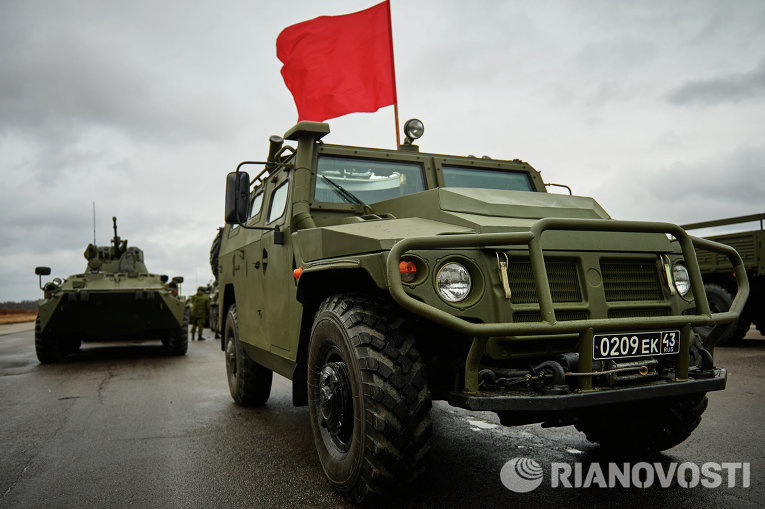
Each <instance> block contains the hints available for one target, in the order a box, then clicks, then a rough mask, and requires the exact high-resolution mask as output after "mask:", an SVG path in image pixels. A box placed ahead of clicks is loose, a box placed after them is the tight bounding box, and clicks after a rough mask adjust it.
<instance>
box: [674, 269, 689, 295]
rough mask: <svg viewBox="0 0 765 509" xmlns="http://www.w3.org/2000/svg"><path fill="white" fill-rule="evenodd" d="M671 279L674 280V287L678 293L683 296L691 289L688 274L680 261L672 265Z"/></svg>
mask: <svg viewBox="0 0 765 509" xmlns="http://www.w3.org/2000/svg"><path fill="white" fill-rule="evenodd" d="M672 279H674V280H675V289H676V290H677V291H678V293H679V294H680V295H682V296H683V297H685V296H686V295H687V294H688V292H689V291H690V290H691V278H690V276H689V275H688V269H686V268H685V265H683V264H682V263H676V264H675V265H674V266H673V267H672Z"/></svg>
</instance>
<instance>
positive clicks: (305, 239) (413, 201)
mask: <svg viewBox="0 0 765 509" xmlns="http://www.w3.org/2000/svg"><path fill="white" fill-rule="evenodd" d="M372 209H373V211H374V213H375V214H376V215H378V216H380V215H385V214H388V215H391V216H393V217H395V219H380V218H374V217H371V218H369V219H366V220H365V219H362V218H358V217H352V218H349V219H348V220H347V221H348V222H346V223H344V224H339V225H334V226H325V227H319V228H310V229H306V230H300V231H298V232H297V234H296V236H297V241H298V245H299V249H300V251H301V255H302V257H303V259H304V260H305V261H313V260H317V259H321V258H335V257H339V256H344V255H348V254H353V253H364V252H374V251H382V250H388V249H390V248H391V247H392V246H393V245H394V244H395V243H396V242H398V241H399V240H401V239H404V238H410V237H427V236H433V235H444V234H456V233H496V232H518V231H528V229H529V228H530V227H531V225H533V224H534V223H535V222H537V221H538V220H540V219H543V218H548V217H558V218H577V219H611V217H610V216H609V215H608V214H607V213H606V211H605V210H603V208H602V207H601V206H600V205H599V204H598V203H597V202H596V201H595V200H594V199H592V198H588V197H583V196H567V195H560V194H551V193H535V192H527V191H502V190H489V189H472V188H446V189H444V188H439V189H431V190H428V191H424V192H421V193H417V194H413V195H409V196H403V197H400V198H395V199H392V200H387V201H384V202H380V203H376V204H374V205H373V206H372ZM585 237H586V239H583V238H582V235H581V234H579V233H578V232H558V231H550V232H546V233H545V234H544V235H543V237H542V238H543V243H542V244H543V247H544V248H545V249H564V250H572V249H575V250H598V251H602V250H605V251H608V250H612V249H613V246H614V245H615V243H614V241H615V240H617V237H618V240H619V242H618V245H619V246H620V249H621V250H623V249H624V248H628V249H630V250H634V251H665V250H669V241H668V239H667V238H666V236H664V235H657V234H652V235H647V234H620V233H605V232H604V233H601V232H590V233H588V234H587V235H586V236H585ZM638 238H639V239H640V240H637V239H638ZM629 239H635V241H634V242H631V241H629Z"/></svg>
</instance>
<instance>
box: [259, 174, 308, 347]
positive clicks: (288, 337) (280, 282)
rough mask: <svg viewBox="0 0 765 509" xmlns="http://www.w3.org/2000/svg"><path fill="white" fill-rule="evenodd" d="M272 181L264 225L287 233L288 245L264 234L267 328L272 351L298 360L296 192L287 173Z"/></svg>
mask: <svg viewBox="0 0 765 509" xmlns="http://www.w3.org/2000/svg"><path fill="white" fill-rule="evenodd" d="M270 180H271V182H270V183H271V185H270V186H269V187H268V188H267V189H266V192H267V193H268V197H267V199H266V200H265V207H264V211H265V214H264V221H265V223H264V225H265V226H268V227H277V226H278V227H279V229H280V230H281V231H282V232H283V234H284V235H283V239H284V243H283V244H279V243H276V242H275V241H274V233H275V232H273V231H264V232H263V237H262V244H263V248H262V253H261V254H262V257H261V272H262V275H263V293H264V298H265V299H266V302H265V303H264V306H265V309H266V310H267V312H264V320H265V328H266V330H267V334H268V338H269V341H270V346H271V351H272V352H273V353H275V354H277V355H280V356H283V357H287V358H289V359H294V358H295V356H296V353H297V352H296V349H297V338H298V334H299V331H300V316H301V315H300V311H301V309H302V306H301V304H300V303H299V302H298V301H297V297H296V294H297V284H296V282H295V278H294V275H293V271H294V269H295V266H294V265H295V262H294V254H293V249H292V239H291V237H290V226H291V225H290V217H291V213H292V206H291V197H292V189H291V182H290V179H289V173H288V172H286V171H284V172H279V173H277V174H276V175H274V176H273V177H272V179H270Z"/></svg>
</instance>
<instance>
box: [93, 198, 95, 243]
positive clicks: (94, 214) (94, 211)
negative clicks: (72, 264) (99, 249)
mask: <svg viewBox="0 0 765 509" xmlns="http://www.w3.org/2000/svg"><path fill="white" fill-rule="evenodd" d="M93 245H94V246H95V245H96V201H95V200H93Z"/></svg>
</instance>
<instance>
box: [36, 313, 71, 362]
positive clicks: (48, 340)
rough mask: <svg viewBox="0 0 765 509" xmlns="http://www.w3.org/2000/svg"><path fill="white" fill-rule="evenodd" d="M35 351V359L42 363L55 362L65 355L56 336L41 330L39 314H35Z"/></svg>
mask: <svg viewBox="0 0 765 509" xmlns="http://www.w3.org/2000/svg"><path fill="white" fill-rule="evenodd" d="M35 352H36V353H37V360H38V361H40V362H41V363H42V364H49V363H51V362H56V361H58V360H61V359H62V358H63V357H64V355H66V354H65V353H64V349H63V346H62V344H61V342H59V340H58V339H57V338H56V337H54V336H51V335H50V334H46V333H44V332H43V331H42V325H41V324H40V315H37V319H36V320H35Z"/></svg>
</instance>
